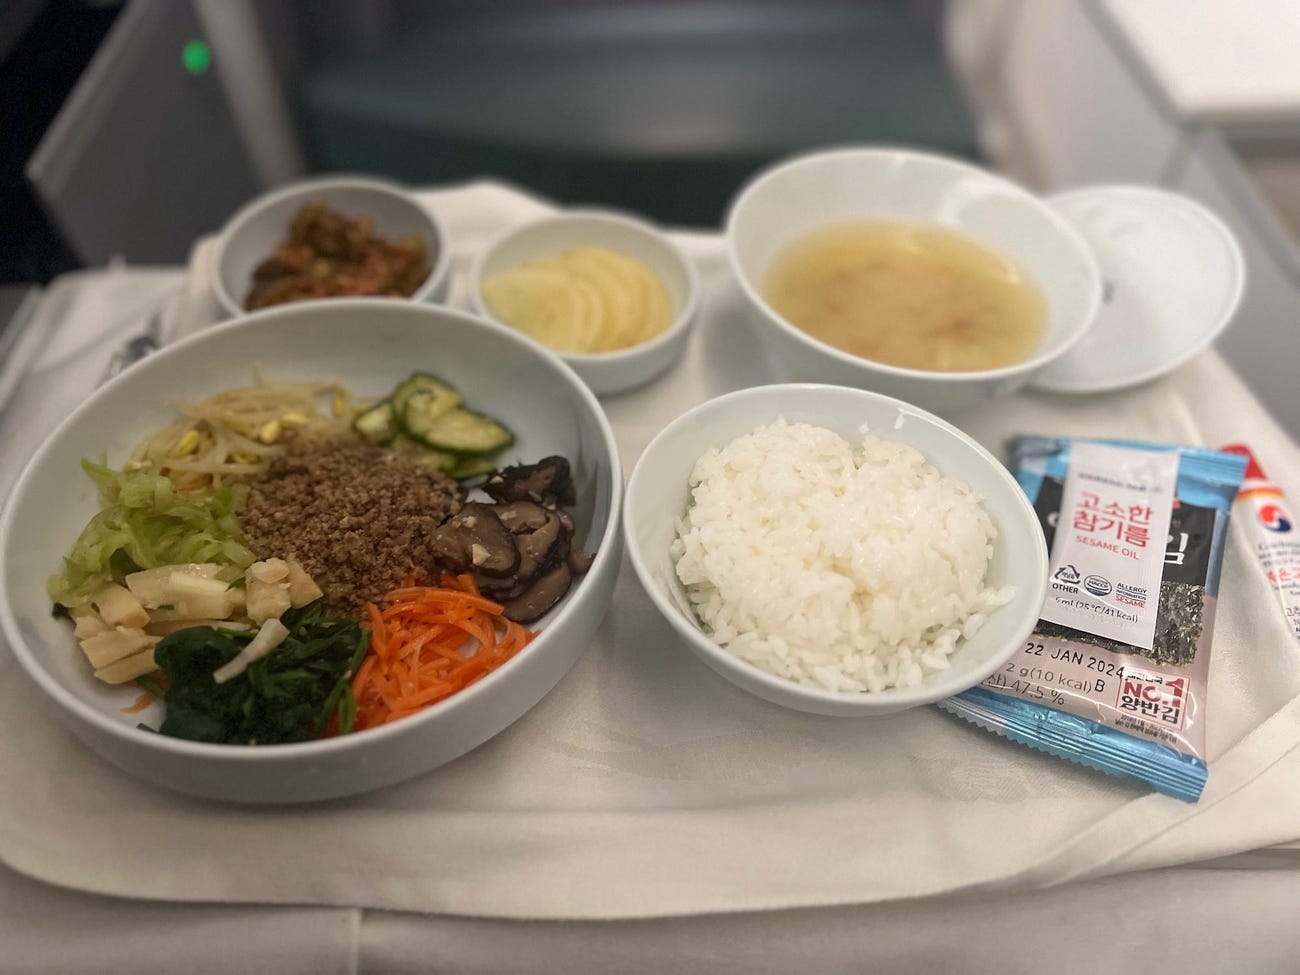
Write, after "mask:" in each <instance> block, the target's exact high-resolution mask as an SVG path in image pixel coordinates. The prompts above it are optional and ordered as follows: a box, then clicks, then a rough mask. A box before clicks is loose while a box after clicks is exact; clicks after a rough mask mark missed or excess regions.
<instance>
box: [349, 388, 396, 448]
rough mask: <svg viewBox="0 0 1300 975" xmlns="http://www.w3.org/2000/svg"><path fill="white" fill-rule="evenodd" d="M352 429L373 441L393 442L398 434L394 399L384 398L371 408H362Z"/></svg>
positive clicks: (381, 443) (380, 442) (375, 442)
mask: <svg viewBox="0 0 1300 975" xmlns="http://www.w3.org/2000/svg"><path fill="white" fill-rule="evenodd" d="M352 429H353V430H355V431H357V433H359V434H361V436H363V437H365V438H366V439H367V440H369V441H370V442H371V443H374V444H379V445H380V446H383V445H384V444H388V443H392V440H393V438H394V437H395V436H397V417H396V415H394V413H393V401H392V399H391V398H390V399H382V400H380V401H379V402H378V403H376V404H375V405H374V406H372V407H370V408H369V409H366V410H362V411H361V412H360V413H358V414H357V416H356V419H354V420H353V421H352Z"/></svg>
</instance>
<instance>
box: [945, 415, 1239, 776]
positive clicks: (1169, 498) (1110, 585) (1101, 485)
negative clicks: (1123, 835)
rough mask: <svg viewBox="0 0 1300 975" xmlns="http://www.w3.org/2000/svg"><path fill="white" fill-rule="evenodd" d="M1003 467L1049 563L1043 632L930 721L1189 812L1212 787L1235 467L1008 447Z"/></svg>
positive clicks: (1122, 451)
mask: <svg viewBox="0 0 1300 975" xmlns="http://www.w3.org/2000/svg"><path fill="white" fill-rule="evenodd" d="M1011 462H1012V467H1013V469H1014V470H1015V474H1016V480H1017V481H1019V482H1020V486H1021V487H1022V488H1023V489H1024V490H1025V493H1026V494H1027V495H1029V498H1030V500H1031V501H1032V502H1033V505H1034V510H1035V511H1036V512H1037V513H1038V519H1039V522H1040V523H1041V524H1042V526H1043V533H1044V535H1045V536H1046V539H1047V547H1048V551H1049V552H1050V553H1051V559H1050V561H1049V568H1048V572H1049V573H1050V579H1049V582H1048V593H1047V598H1046V600H1045V601H1044V603H1043V610H1042V614H1041V619H1040V620H1039V623H1038V626H1037V627H1036V628H1035V629H1034V633H1033V635H1032V636H1031V637H1030V639H1029V640H1028V641H1027V642H1026V644H1025V645H1024V646H1023V647H1021V648H1020V651H1019V653H1017V654H1016V655H1015V656H1014V657H1012V659H1011V661H1010V662H1009V663H1007V664H1006V665H1005V666H1004V667H1003V668H1002V670H1000V671H998V672H997V673H994V674H993V675H992V676H991V677H989V678H988V679H987V680H985V681H984V683H983V684H982V685H980V686H978V687H974V688H972V689H970V690H969V691H966V692H964V693H962V694H959V695H958V696H956V697H953V698H949V699H948V700H946V701H941V702H940V704H939V706H940V707H941V708H943V709H944V710H946V711H950V712H952V713H953V714H956V715H958V716H959V717H963V718H966V719H967V720H968V721H971V722H973V723H975V724H977V725H979V726H980V727H982V728H985V729H987V730H989V731H993V732H996V733H997V734H999V735H1002V736H1004V737H1006V738H1010V739H1011V740H1013V741H1018V742H1021V743H1023V744H1026V745H1029V746H1031V747H1033V748H1038V749H1041V750H1043V751H1046V752H1050V753H1052V754H1053V755H1059V756H1061V757H1062V758H1068V759H1070V760H1071V761H1075V762H1079V763H1080V764H1082V765H1087V766H1090V767H1092V768H1095V769H1099V770H1100V771H1103V772H1109V773H1112V774H1115V775H1127V776H1131V777H1133V778H1136V779H1140V780H1141V781H1143V782H1146V783H1148V784H1149V785H1152V786H1154V787H1155V788H1156V789H1158V790H1159V791H1161V792H1164V793H1167V794H1168V795H1171V796H1176V797H1177V798H1179V799H1184V800H1187V801H1189V802H1195V801H1196V800H1197V799H1198V798H1200V795H1201V790H1202V789H1204V788H1205V781H1206V777H1207V774H1208V772H1207V768H1206V762H1205V717H1206V686H1207V684H1208V678H1209V672H1210V642H1211V638H1212V636H1213V633H1214V608H1215V602H1216V601H1217V598H1218V592H1219V569H1220V566H1221V564H1222V562H1223V545H1224V540H1225V538H1226V536H1227V530H1228V517H1229V513H1230V511H1231V507H1232V502H1233V498H1234V497H1235V496H1236V493H1237V488H1238V486H1239V485H1240V484H1241V481H1242V476H1243V474H1244V473H1245V470H1246V461H1245V458H1243V457H1239V456H1236V455H1234V454H1230V453H1224V452H1221V451H1216V450H1204V449H1199V448H1193V447H1170V446H1165V445H1162V444H1150V443H1138V442H1126V441H1116V440H1105V441H1103V440H1082V439H1077V440H1076V439H1069V438H1048V437H1017V438H1015V439H1014V440H1012V441H1011Z"/></svg>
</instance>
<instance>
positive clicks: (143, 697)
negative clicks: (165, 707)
mask: <svg viewBox="0 0 1300 975" xmlns="http://www.w3.org/2000/svg"><path fill="white" fill-rule="evenodd" d="M156 700H157V698H156V697H154V696H153V695H152V694H150V693H149V692H148V691H141V692H140V696H139V697H137V698H136V699H135V702H134V703H133V704H128V705H127V706H126V707H124V708H122V713H123V714H139V713H140V712H141V711H143V710H144V709H145V708H147V707H148V706H149V705H150V704H152V703H153V702H154V701H156Z"/></svg>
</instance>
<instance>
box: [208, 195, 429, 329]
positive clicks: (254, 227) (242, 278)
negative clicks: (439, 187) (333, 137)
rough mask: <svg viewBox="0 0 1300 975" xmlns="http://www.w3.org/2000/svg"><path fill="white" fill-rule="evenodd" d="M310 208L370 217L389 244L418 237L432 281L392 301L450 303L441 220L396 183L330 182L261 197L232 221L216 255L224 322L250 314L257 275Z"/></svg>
mask: <svg viewBox="0 0 1300 975" xmlns="http://www.w3.org/2000/svg"><path fill="white" fill-rule="evenodd" d="M308 203H324V204H325V205H326V206H328V207H330V208H331V209H332V210H336V211H338V212H339V213H341V214H343V215H344V216H346V217H359V216H366V217H372V218H373V219H374V221H375V233H376V234H378V235H379V236H380V237H383V238H385V239H387V240H398V239H400V238H402V237H408V236H411V235H415V236H417V237H419V238H420V239H421V240H422V241H424V246H425V248H426V249H427V251H428V254H429V255H430V256H431V257H432V264H431V265H430V268H429V276H428V277H427V278H425V279H424V283H422V284H421V285H420V286H419V287H418V288H416V289H415V292H414V293H413V294H412V295H411V296H410V297H409V298H406V299H391V298H390V299H388V300H390V301H392V300H399V301H402V300H404V301H416V302H421V301H427V302H441V301H442V300H443V298H445V297H446V294H447V284H448V280H449V275H450V271H451V245H450V242H449V241H448V240H447V235H446V233H445V232H444V231H443V228H442V225H441V224H440V223H439V222H438V218H437V217H435V216H434V215H433V214H432V213H431V212H430V211H428V210H427V209H425V208H424V206H423V205H422V204H421V203H420V201H419V200H418V199H416V198H415V196H414V195H413V194H412V193H411V192H410V191H408V190H407V189H406V188H405V187H403V186H400V185H398V184H397V183H390V182H388V181H386V180H380V179H367V178H361V177H355V176H328V177H324V178H322V179H310V180H305V181H303V182H301V183H293V184H292V185H290V186H285V187H283V188H281V189H278V190H275V191H274V192H272V193H267V194H266V195H264V196H259V197H258V198H257V199H255V200H252V201H251V202H249V203H248V204H246V205H245V206H244V207H243V209H241V210H240V211H239V212H238V213H236V214H235V215H234V216H233V217H231V218H230V221H229V222H228V223H227V224H226V226H225V228H224V229H223V230H222V231H221V236H220V237H218V238H217V243H216V247H215V248H214V250H213V254H212V290H213V292H214V293H215V294H216V296H217V302H218V303H219V304H220V305H221V310H222V311H223V312H224V313H225V315H226V317H234V316H236V315H243V314H245V313H246V311H247V309H246V308H245V307H244V298H245V296H246V295H247V294H248V289H249V288H250V287H251V286H252V282H253V271H254V269H256V268H257V266H258V265H259V264H261V263H262V262H263V261H265V260H266V259H267V258H268V257H270V256H271V254H272V252H273V251H274V250H275V249H276V248H277V247H278V246H280V244H282V243H284V241H285V240H286V239H287V238H288V236H289V224H290V222H291V221H292V220H293V217H294V214H296V213H297V212H298V211H299V210H300V209H301V208H302V207H303V206H304V205H306V204H308ZM319 300H322V301H335V300H337V299H335V298H328V299H325V298H322V299H319Z"/></svg>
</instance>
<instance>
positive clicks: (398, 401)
mask: <svg viewBox="0 0 1300 975" xmlns="http://www.w3.org/2000/svg"><path fill="white" fill-rule="evenodd" d="M417 393H420V394H428V395H427V396H422V398H423V399H425V400H426V402H425V403H424V405H423V406H422V407H421V412H422V413H432V414H434V415H437V414H438V413H446V412H448V411H449V410H454V409H455V408H456V407H458V406H460V404H461V403H462V402H463V400H462V399H461V396H460V393H458V392H456V388H455V387H454V386H450V385H448V384H447V383H444V382H443V381H442V380H441V379H439V378H438V377H437V376H431V375H429V374H428V373H427V372H415V373H412V374H411V378H410V379H407V380H405V381H404V382H400V383H398V384H397V388H396V389H394V390H393V413H394V415H395V416H396V417H397V420H398V422H399V423H401V422H402V418H403V417H404V416H405V415H406V409H407V406H408V405H409V404H410V401H411V398H412V397H413V396H415V395H416V394H417Z"/></svg>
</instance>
